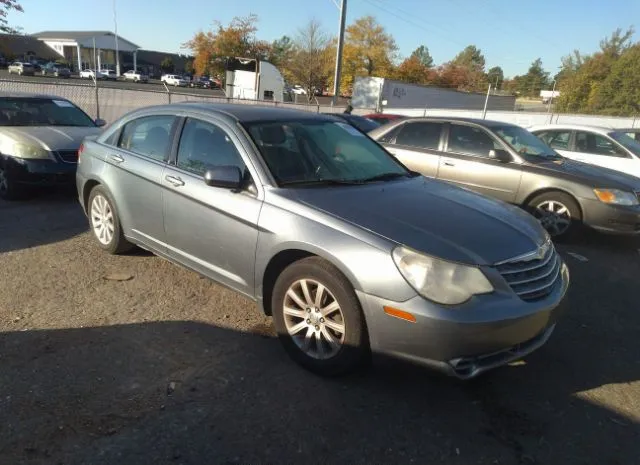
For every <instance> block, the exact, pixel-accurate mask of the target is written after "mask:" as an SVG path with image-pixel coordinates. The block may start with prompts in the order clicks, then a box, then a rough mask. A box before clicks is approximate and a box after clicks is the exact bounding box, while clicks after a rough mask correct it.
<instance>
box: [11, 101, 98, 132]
mask: <svg viewBox="0 0 640 465" xmlns="http://www.w3.org/2000/svg"><path fill="white" fill-rule="evenodd" d="M0 126H77V127H95V126H96V124H95V123H94V122H93V120H92V119H91V118H90V117H89V115H87V114H86V113H85V112H84V111H82V110H81V109H80V108H78V107H76V106H75V105H74V104H73V103H71V102H69V101H68V100H62V99H60V100H57V99H50V98H31V97H27V98H22V97H0Z"/></svg>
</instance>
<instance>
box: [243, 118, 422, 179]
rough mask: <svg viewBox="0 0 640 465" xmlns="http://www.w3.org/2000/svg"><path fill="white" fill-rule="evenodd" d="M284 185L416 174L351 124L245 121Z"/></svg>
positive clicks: (276, 176)
mask: <svg viewBox="0 0 640 465" xmlns="http://www.w3.org/2000/svg"><path fill="white" fill-rule="evenodd" d="M245 127H246V129H247V130H248V132H249V134H250V135H251V137H252V138H253V140H254V142H255V143H256V145H257V146H258V148H259V150H260V152H261V154H262V157H263V158H264V160H265V162H266V164H267V166H268V167H269V170H270V171H271V173H272V174H273V176H274V177H275V178H276V180H277V181H278V183H279V185H281V186H284V185H299V186H303V185H319V184H362V183H367V182H377V181H386V180H392V179H397V178H403V177H412V176H414V174H413V173H411V172H410V171H408V170H407V169H406V168H405V167H404V166H402V165H401V164H400V162H398V161H397V160H396V159H395V158H393V157H392V156H391V155H389V154H388V153H387V152H386V151H385V150H384V149H383V148H381V147H380V146H379V145H378V144H376V143H375V142H373V141H372V140H371V139H369V138H368V137H367V136H365V135H364V134H362V133H361V132H359V131H358V130H357V129H355V128H353V127H352V126H350V125H349V124H347V123H343V122H333V121H321V120H315V121H313V120H304V121H286V122H281V121H279V122H268V123H264V122H263V123H245Z"/></svg>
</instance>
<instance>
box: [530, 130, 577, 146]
mask: <svg viewBox="0 0 640 465" xmlns="http://www.w3.org/2000/svg"><path fill="white" fill-rule="evenodd" d="M536 135H537V136H538V138H540V139H542V141H543V142H544V143H545V144H547V145H548V146H549V147H551V148H552V149H556V150H569V140H570V139H571V131H544V132H539V133H538V134H536Z"/></svg>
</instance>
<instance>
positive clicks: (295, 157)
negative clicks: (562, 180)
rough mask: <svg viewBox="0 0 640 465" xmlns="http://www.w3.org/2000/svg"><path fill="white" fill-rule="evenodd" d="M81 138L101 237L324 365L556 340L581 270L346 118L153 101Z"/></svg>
mask: <svg viewBox="0 0 640 465" xmlns="http://www.w3.org/2000/svg"><path fill="white" fill-rule="evenodd" d="M80 152H81V155H80V160H79V165H78V172H77V176H76V179H77V187H78V194H79V200H80V202H81V204H82V207H83V208H84V209H85V211H86V213H87V215H88V217H89V222H90V225H91V230H92V231H93V235H94V238H95V242H96V244H97V245H98V246H99V247H101V248H102V249H104V250H105V251H107V252H110V253H122V252H125V251H127V250H129V249H130V248H131V247H132V246H133V245H134V244H136V245H138V246H140V247H143V248H145V249H148V250H151V251H153V252H154V253H155V254H157V255H160V256H162V257H165V258H167V259H169V260H170V261H173V262H176V263H179V264H181V265H183V266H185V267H188V268H190V269H192V270H194V271H196V272H198V273H201V274H202V275H204V276H207V277H209V278H211V279H213V280H216V281H218V282H220V283H222V284H224V285H226V286H228V287H230V288H232V289H235V290H236V291H238V292H240V293H242V294H244V295H246V296H247V297H249V298H251V299H254V300H255V301H256V302H257V304H258V306H259V307H260V308H261V309H262V310H263V311H264V312H266V313H267V314H268V315H272V316H273V320H274V323H275V327H276V330H277V332H278V335H279V337H280V339H281V341H282V343H283V345H284V347H285V349H286V350H287V352H288V353H289V354H290V356H291V357H292V358H293V359H294V360H296V361H297V362H299V363H300V364H302V365H303V366H304V367H306V368H308V369H310V370H312V371H314V372H316V373H320V374H323V375H337V374H342V373H345V372H349V371H352V370H354V369H356V368H357V367H358V366H360V365H361V364H363V363H364V362H366V361H367V359H368V358H369V356H370V355H371V353H376V354H385V355H387V356H390V357H394V358H399V359H404V360H409V361H411V362H416V363H421V364H425V365H428V366H431V367H435V368H437V369H440V370H442V371H444V372H446V373H449V374H451V375H454V376H457V377H459V378H463V379H464V378H471V377H474V376H476V375H478V374H480V373H482V372H483V371H485V370H488V369H490V368H493V367H497V366H499V365H503V364H505V363H508V362H510V361H512V360H514V359H517V358H520V357H522V356H524V355H526V354H528V353H530V352H531V351H533V350H535V349H537V348H539V347H540V346H542V345H543V344H544V343H545V342H546V341H547V339H548V338H549V337H550V335H551V333H552V332H553V330H554V328H555V326H556V322H557V319H558V317H559V314H560V312H561V309H562V306H561V305H560V304H561V302H562V300H563V298H564V295H565V293H566V291H567V287H568V285H569V275H568V270H567V267H566V266H565V264H564V263H563V261H562V259H561V258H560V256H559V254H558V253H557V252H556V250H555V249H554V246H553V244H552V243H551V241H550V239H549V236H548V234H547V233H546V232H545V231H544V229H542V228H541V226H540V225H539V223H538V222H537V221H536V220H535V219H534V218H533V217H531V216H530V215H528V214H527V213H525V212H523V211H522V210H520V209H518V208H516V207H512V206H509V205H508V204H506V203H503V202H500V201H498V200H493V199H489V198H487V197H484V196H479V195H477V194H474V193H472V192H470V191H468V190H464V189H460V188H458V187H455V186H452V185H450V184H447V183H442V182H439V181H434V180H430V179H427V178H425V177H422V176H420V175H418V174H417V173H414V172H411V171H409V170H408V169H407V168H405V167H404V166H403V165H402V164H401V163H399V162H398V161H396V160H395V159H394V158H393V157H392V156H391V155H390V154H389V153H387V152H386V150H384V148H382V147H381V146H380V145H378V144H377V143H376V142H374V141H373V140H371V139H370V138H369V137H367V136H366V135H365V134H363V133H362V132H360V131H359V130H357V129H355V128H354V127H352V126H350V125H349V124H348V123H346V122H344V121H340V120H337V119H335V118H334V117H331V116H325V115H318V114H313V113H308V112H301V111H295V110H288V109H282V108H269V107H252V106H248V105H212V104H196V103H193V104H187V103H184V104H176V105H167V106H159V107H152V108H147V109H141V110H138V111H135V112H133V113H131V114H129V115H127V116H125V117H124V118H122V119H121V120H119V121H117V122H116V123H114V124H113V125H112V126H111V127H110V128H108V129H107V130H106V131H105V132H104V133H103V134H102V135H100V136H99V137H97V138H89V139H87V140H86V141H85V142H84V145H83V148H82V149H81V151H80Z"/></svg>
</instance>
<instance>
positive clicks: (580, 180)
mask: <svg viewBox="0 0 640 465" xmlns="http://www.w3.org/2000/svg"><path fill="white" fill-rule="evenodd" d="M369 135H370V136H371V137H372V138H374V139H375V140H377V141H378V142H379V143H381V144H382V145H383V146H385V147H386V148H387V150H389V151H390V152H391V153H393V154H394V155H395V156H396V157H397V158H398V159H399V160H400V161H401V162H402V163H404V164H405V165H406V166H408V167H409V168H411V169H412V170H414V171H417V172H419V173H422V174H423V175H424V176H427V177H431V178H436V179H439V180H442V181H447V182H450V183H453V184H456V185H458V186H461V187H464V188H467V189H470V190H473V191H476V192H478V193H480V194H484V195H487V196H490V197H495V198H497V199H500V200H503V201H505V202H509V203H511V204H515V205H518V206H520V207H522V208H523V209H525V210H526V211H528V212H530V213H531V214H532V215H533V216H534V217H536V218H538V220H539V221H540V223H541V224H542V226H543V227H544V228H545V229H546V230H547V231H548V232H549V234H550V235H551V236H553V237H556V238H561V237H563V236H567V235H570V234H572V233H573V232H575V231H578V230H579V228H580V226H581V225H586V226H589V227H591V228H593V229H596V230H598V231H600V232H605V233H615V234H627V235H640V202H639V199H640V179H638V178H636V177H634V176H630V175H625V174H623V173H618V172H616V171H611V170H608V169H605V168H598V167H593V166H589V165H586V164H584V163H577V162H574V161H572V160H569V159H566V158H564V157H562V156H561V155H559V154H558V153H556V152H555V151H554V150H553V149H552V148H551V147H549V146H548V145H546V144H545V143H544V142H543V141H542V140H540V139H538V138H537V137H536V136H535V135H533V134H532V133H530V132H529V131H527V130H526V129H524V128H522V127H520V126H516V125H513V124H508V123H503V122H498V121H489V120H476V119H466V118H444V117H443V118H410V119H406V120H400V121H395V122H391V123H389V124H386V125H384V126H382V127H380V128H379V129H376V130H374V131H372V132H371V133H370V134H369ZM470 227H473V226H472V225H470Z"/></svg>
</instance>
